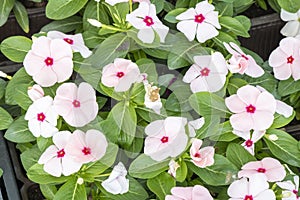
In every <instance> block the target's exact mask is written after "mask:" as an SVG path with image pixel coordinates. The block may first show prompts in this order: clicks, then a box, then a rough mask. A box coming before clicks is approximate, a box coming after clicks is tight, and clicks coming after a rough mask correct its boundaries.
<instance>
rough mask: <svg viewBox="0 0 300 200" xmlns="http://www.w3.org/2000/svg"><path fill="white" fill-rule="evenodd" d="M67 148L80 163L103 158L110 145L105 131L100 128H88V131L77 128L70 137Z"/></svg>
mask: <svg viewBox="0 0 300 200" xmlns="http://www.w3.org/2000/svg"><path fill="white" fill-rule="evenodd" d="M69 140H70V142H69V143H68V145H67V146H66V150H67V151H68V152H70V154H71V155H72V156H73V157H74V160H75V161H76V162H78V163H82V164H84V163H89V162H94V161H97V160H99V159H101V158H102V157H103V156H104V154H105V152H106V148H107V146H108V143H107V140H106V138H105V136H104V135H103V133H101V132H100V131H98V130H94V129H91V130H88V131H87V132H86V133H84V132H82V131H80V130H76V131H74V133H73V134H72V137H70V139H69Z"/></svg>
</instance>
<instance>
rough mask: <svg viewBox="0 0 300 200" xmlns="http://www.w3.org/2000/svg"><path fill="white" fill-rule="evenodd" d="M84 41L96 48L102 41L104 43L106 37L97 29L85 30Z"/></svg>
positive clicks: (88, 45)
mask: <svg viewBox="0 0 300 200" xmlns="http://www.w3.org/2000/svg"><path fill="white" fill-rule="evenodd" d="M82 37H83V39H84V43H85V45H86V46H87V47H89V48H92V49H94V48H96V47H97V46H98V45H99V44H100V43H102V42H103V41H104V40H105V39H106V38H105V37H103V36H100V35H98V33H97V31H90V30H89V31H85V32H83V33H82Z"/></svg>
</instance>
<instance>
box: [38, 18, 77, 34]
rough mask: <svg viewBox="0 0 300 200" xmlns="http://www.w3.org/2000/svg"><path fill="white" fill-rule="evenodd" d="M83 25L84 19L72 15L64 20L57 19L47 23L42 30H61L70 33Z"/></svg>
mask: <svg viewBox="0 0 300 200" xmlns="http://www.w3.org/2000/svg"><path fill="white" fill-rule="evenodd" d="M81 25H82V19H81V17H79V16H71V17H68V18H66V19H62V20H55V21H52V22H50V23H48V24H47V25H45V26H44V27H43V28H42V29H41V31H43V32H49V31H60V32H63V33H69V32H71V31H74V30H76V29H77V28H78V27H80V26H81Z"/></svg>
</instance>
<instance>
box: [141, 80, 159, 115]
mask: <svg viewBox="0 0 300 200" xmlns="http://www.w3.org/2000/svg"><path fill="white" fill-rule="evenodd" d="M144 87H145V91H146V93H145V101H144V104H145V106H146V107H147V108H150V109H152V110H154V111H155V112H156V113H158V114H159V113H160V109H161V107H162V103H161V99H160V95H159V90H160V88H158V87H157V86H152V84H149V83H147V82H145V83H144Z"/></svg>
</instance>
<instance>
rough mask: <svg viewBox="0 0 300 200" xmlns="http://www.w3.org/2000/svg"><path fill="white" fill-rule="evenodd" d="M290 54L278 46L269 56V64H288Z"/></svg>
mask: <svg viewBox="0 0 300 200" xmlns="http://www.w3.org/2000/svg"><path fill="white" fill-rule="evenodd" d="M288 57H289V56H288V55H287V54H286V53H285V52H284V51H282V50H281V48H280V47H277V48H276V49H275V50H273V51H272V53H271V54H270V57H269V65H270V66H271V67H279V66H282V65H284V64H286V61H287V58H288Z"/></svg>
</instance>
